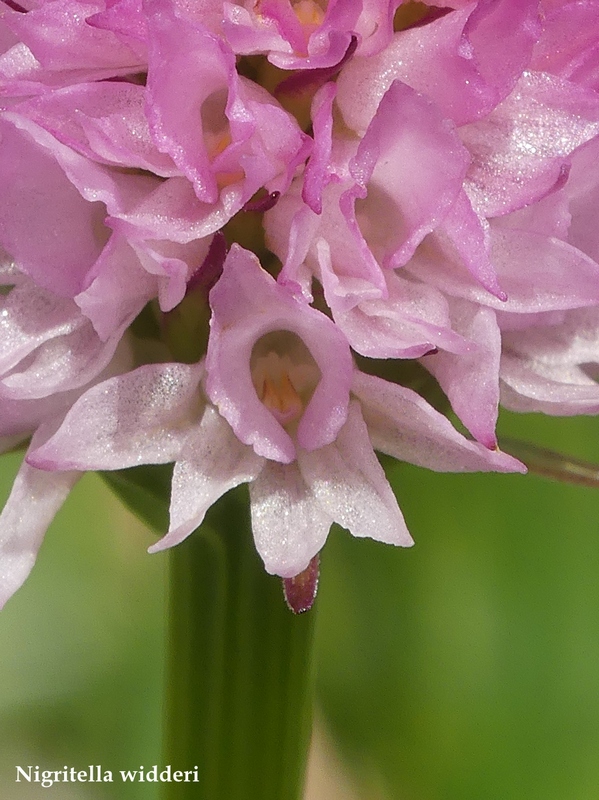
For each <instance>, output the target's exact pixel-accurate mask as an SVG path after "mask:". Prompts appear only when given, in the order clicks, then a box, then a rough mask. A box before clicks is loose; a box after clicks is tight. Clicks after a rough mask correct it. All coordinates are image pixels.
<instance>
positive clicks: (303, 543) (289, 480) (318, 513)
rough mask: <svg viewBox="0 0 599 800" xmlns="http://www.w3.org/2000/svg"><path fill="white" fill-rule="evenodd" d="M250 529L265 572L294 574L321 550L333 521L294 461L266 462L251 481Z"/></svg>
mask: <svg viewBox="0 0 599 800" xmlns="http://www.w3.org/2000/svg"><path fill="white" fill-rule="evenodd" d="M250 501H251V509H252V530H253V532H254V541H255V542H256V549H257V550H258V553H259V554H260V556H261V557H262V560H263V561H264V566H265V568H266V571H267V572H270V573H271V574H273V575H280V576H281V577H282V578H293V577H294V576H295V575H297V574H298V573H300V572H302V571H303V570H305V569H306V567H307V566H308V564H309V563H310V561H311V560H312V558H313V557H314V556H315V555H316V554H317V553H318V552H319V551H320V549H321V548H322V546H323V545H324V543H325V541H326V538H327V536H328V534H329V529H330V527H331V524H332V522H333V518H332V516H330V515H329V514H328V513H327V512H326V511H325V510H324V509H323V508H322V506H321V504H320V503H319V502H318V501H317V499H316V498H315V497H314V496H313V494H312V492H311V491H310V488H309V487H308V486H306V483H305V481H304V479H303V477H302V474H301V472H300V470H299V469H298V466H297V464H278V463H276V462H273V461H268V462H266V465H265V466H264V469H263V470H262V472H261V473H260V475H259V476H258V477H257V478H256V480H255V481H254V482H253V483H251V484H250Z"/></svg>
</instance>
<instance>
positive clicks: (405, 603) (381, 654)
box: [0, 414, 599, 800]
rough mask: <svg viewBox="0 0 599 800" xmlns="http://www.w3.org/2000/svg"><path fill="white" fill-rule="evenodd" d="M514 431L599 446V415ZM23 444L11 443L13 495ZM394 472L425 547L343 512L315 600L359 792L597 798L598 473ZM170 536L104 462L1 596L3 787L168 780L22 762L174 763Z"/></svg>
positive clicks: (8, 468)
mask: <svg viewBox="0 0 599 800" xmlns="http://www.w3.org/2000/svg"><path fill="white" fill-rule="evenodd" d="M500 431H501V432H502V433H503V434H504V435H509V436H516V437H519V438H523V439H528V440H530V441H534V442H537V443H538V444H541V445H545V446H548V447H552V448H554V449H557V450H562V451H563V452H566V453H569V454H572V455H575V456H578V457H580V458H586V459H588V460H591V461H596V462H599V422H597V421H596V420H592V419H584V418H580V419H560V420H556V419H548V418H542V417H537V416H536V415H509V414H504V415H503V417H502V420H501V423H500ZM18 463H19V457H18V456H15V455H9V456H5V457H3V459H2V461H1V475H0V491H1V492H2V499H3V498H4V497H6V495H7V494H8V491H9V488H10V484H11V482H12V478H13V476H14V474H15V472H16V469H17V467H18ZM390 477H391V478H392V480H393V483H394V487H395V489H396V492H397V495H398V498H399V500H400V503H401V506H402V509H403V511H404V514H405V516H406V519H407V522H408V525H409V527H410V529H411V531H412V533H413V535H414V538H415V540H416V545H415V547H413V548H412V549H411V550H399V549H398V550H396V549H393V548H391V547H388V546H385V545H381V544H376V543H373V542H370V541H358V540H354V539H352V538H351V537H350V536H349V535H348V534H347V533H346V532H345V531H340V530H334V531H333V533H332V534H331V537H330V539H329V542H328V544H327V546H326V548H325V550H324V553H323V558H322V572H321V584H320V592H319V597H318V601H317V607H318V623H317V662H316V663H317V697H318V704H319V709H320V711H319V718H320V719H321V720H322V721H323V725H324V726H325V727H326V728H327V730H328V733H329V736H330V738H331V739H332V741H333V742H334V744H335V747H336V748H337V750H338V752H339V753H340V754H341V756H342V757H343V759H344V760H345V764H346V768H347V770H348V771H349V773H350V775H351V778H352V780H353V782H354V787H355V788H354V791H355V796H356V797H359V798H363V800H375V799H376V800H380V798H392V800H541V798H542V800H596V798H597V797H599V530H598V527H599V526H598V520H599V490H594V489H588V488H584V487H578V486H567V485H561V484H557V483H552V482H549V481H547V480H545V479H542V478H537V477H534V476H527V477H521V476H517V475H509V476H504V475H437V474H433V473H429V472H427V471H425V470H420V469H417V468H415V467H410V466H408V465H403V464H401V465H396V466H393V467H391V469H390ZM153 540H154V537H153V536H152V535H151V534H150V533H148V532H146V531H144V529H143V528H142V527H141V526H140V525H139V524H138V523H137V522H136V521H135V520H134V519H133V517H132V516H131V515H129V514H128V512H126V511H125V510H123V509H122V508H121V507H120V506H119V504H118V502H117V501H116V500H113V499H112V497H111V495H110V493H109V491H108V490H107V489H106V488H105V486H104V485H103V484H102V483H101V482H100V480H99V479H98V478H96V477H95V476H86V477H85V478H83V480H82V481H81V482H80V483H79V484H78V486H77V487H76V489H75V490H74V491H73V493H72V494H71V496H70V498H69V500H68V501H67V504H66V505H65V507H64V508H63V510H62V511H61V513H60V514H59V516H58V517H57V519H56V521H55V523H54V524H53V526H52V527H51V529H50V531H49V533H48V535H47V537H46V540H45V542H44V545H43V547H42V550H41V554H40V557H39V560H38V563H37V565H36V568H35V570H34V572H33V574H32V576H31V578H30V579H29V580H28V582H27V583H26V585H25V587H24V588H23V589H22V590H21V591H20V592H19V593H18V594H17V595H16V596H15V597H14V598H13V599H12V600H11V601H10V602H9V603H8V605H7V606H6V608H5V610H4V611H3V612H2V613H1V614H0V797H2V799H3V800H13V798H14V799H15V800H30V798H31V799H32V800H35V799H36V798H38V797H39V798H42V797H56V798H60V800H87V798H90V799H93V798H98V800H101V798H116V799H117V800H120V798H123V800H137V799H138V798H139V800H141V799H142V798H143V799H144V800H152V799H153V797H154V795H153V793H152V786H151V785H149V784H121V783H120V782H118V783H117V782H115V783H114V784H103V785H102V784H101V785H96V786H94V785H91V784H88V785H84V784H72V785H69V784H57V785H56V786H54V787H53V788H52V789H42V788H41V787H39V785H37V786H36V785H34V784H31V785H27V784H22V783H21V784H15V782H14V777H15V765H17V764H19V765H29V764H32V765H35V764H39V765H40V767H43V768H46V769H54V768H56V769H59V768H61V767H62V766H63V765H65V764H66V765H68V766H75V767H77V768H85V767H86V766H87V765H88V764H102V765H104V767H105V768H107V769H112V770H113V771H117V770H119V769H135V768H137V767H138V766H139V765H140V764H144V765H146V766H151V765H153V764H155V763H158V764H160V763H161V759H160V738H159V737H160V731H159V725H160V702H161V695H160V692H161V681H162V674H161V672H162V647H163V632H164V631H163V628H164V599H165V567H166V560H167V559H166V556H165V555H164V554H160V555H155V556H149V555H147V554H146V552H145V550H146V547H147V546H148V545H149V544H150V543H151V542H152V541H153ZM339 796H340V795H339ZM330 797H331V800H337V796H335V795H333V794H331V795H330Z"/></svg>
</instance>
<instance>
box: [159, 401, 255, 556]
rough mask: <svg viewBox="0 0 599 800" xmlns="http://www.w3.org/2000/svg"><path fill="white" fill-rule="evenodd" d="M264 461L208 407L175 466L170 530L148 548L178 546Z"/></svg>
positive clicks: (251, 475) (253, 477) (246, 480)
mask: <svg viewBox="0 0 599 800" xmlns="http://www.w3.org/2000/svg"><path fill="white" fill-rule="evenodd" d="M263 463H264V459H262V458H260V457H259V456H257V455H256V454H255V453H254V451H253V450H252V448H251V447H248V446H247V445H244V444H242V443H241V442H240V441H239V439H238V438H237V437H236V436H235V434H234V433H233V431H232V430H231V427H230V426H229V424H228V422H226V421H225V420H224V419H223V417H221V416H220V414H219V413H218V411H216V409H215V408H213V407H212V406H210V405H208V406H206V410H205V411H204V416H203V417H202V421H201V423H200V425H199V426H198V427H197V428H196V429H195V430H194V431H193V432H192V433H191V434H190V436H189V437H188V439H187V440H186V442H185V446H184V448H183V450H182V452H181V455H180V457H179V458H178V460H177V463H176V464H175V470H174V472H173V482H172V495H171V508H170V515H171V521H170V528H169V532H168V533H167V534H166V536H163V537H162V539H160V541H159V542H157V543H156V544H154V545H152V546H151V547H150V548H149V551H148V552H150V553H157V552H158V551H160V550H165V549H166V548H167V547H172V546H173V545H175V544H179V542H182V541H183V539H185V538H186V537H187V536H189V534H190V533H193V531H194V530H195V529H196V528H198V527H199V526H200V525H201V523H202V521H203V519H204V516H205V514H206V511H208V509H209V508H210V506H211V505H212V504H213V503H215V502H216V501H217V500H218V498H219V497H221V495H223V494H225V492H228V491H229V489H232V488H233V487H235V486H238V485H239V484H240V483H248V482H250V481H253V480H254V479H255V478H256V477H257V476H258V475H259V474H260V471H261V469H262V465H263Z"/></svg>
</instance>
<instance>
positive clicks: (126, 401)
mask: <svg viewBox="0 0 599 800" xmlns="http://www.w3.org/2000/svg"><path fill="white" fill-rule="evenodd" d="M202 370H203V366H202V365H201V364H191V365H188V364H146V365H145V366H143V367H139V368H138V369H136V370H134V371H133V372H129V373H127V374H126V375H120V376H118V377H116V378H110V379H109V380H107V381H104V382H102V383H99V384H97V385H96V386H93V387H92V388H91V389H89V390H88V391H87V392H86V393H85V394H83V395H82V396H81V397H80V398H79V400H78V401H77V402H76V403H75V404H74V405H73V407H72V408H71V410H70V411H69V413H68V414H67V415H66V417H65V420H64V422H63V424H62V425H61V427H60V428H59V429H58V431H57V432H56V433H55V434H54V436H53V437H52V438H51V439H50V440H49V441H48V442H47V443H46V444H45V445H43V446H42V447H40V448H38V449H36V450H34V451H32V452H31V454H30V455H29V456H28V462H29V463H30V464H31V465H32V466H37V467H39V468H41V469H48V470H57V469H58V470H62V469H79V470H87V469H122V468H124V467H132V466H135V465H136V464H165V463H167V462H169V461H175V459H176V458H177V457H178V455H179V453H180V452H181V447H182V444H183V442H184V441H185V439H186V437H187V436H188V434H189V432H190V430H191V429H192V426H193V423H194V421H195V419H196V418H197V415H198V412H199V408H200V399H199V395H198V383H199V380H200V377H201V374H202Z"/></svg>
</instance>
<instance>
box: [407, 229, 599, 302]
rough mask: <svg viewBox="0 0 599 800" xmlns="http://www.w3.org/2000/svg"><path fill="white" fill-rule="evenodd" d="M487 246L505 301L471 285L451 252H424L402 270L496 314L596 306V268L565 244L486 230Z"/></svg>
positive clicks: (522, 232) (521, 233)
mask: <svg viewBox="0 0 599 800" xmlns="http://www.w3.org/2000/svg"><path fill="white" fill-rule="evenodd" d="M491 244H492V251H491V261H492V263H493V265H494V267H495V269H496V271H497V277H498V280H499V283H500V285H501V286H502V288H503V289H504V290H505V292H506V294H507V300H506V301H505V302H502V301H501V300H499V299H497V298H496V297H494V296H493V295H491V294H489V293H488V292H485V291H484V290H483V289H482V287H480V286H479V285H477V284H474V282H473V281H472V279H471V277H470V275H469V274H468V273H467V272H466V270H465V269H464V268H463V267H462V266H461V264H458V263H456V262H455V261H454V260H452V254H451V253H447V252H441V251H434V250H433V249H432V248H427V249H426V251H425V250H424V248H423V250H422V252H419V253H418V254H417V255H416V257H415V258H413V259H412V260H411V261H410V263H409V264H408V265H407V267H406V268H407V269H408V270H409V271H410V273H412V274H414V275H416V276H417V277H419V278H420V280H423V281H425V282H427V283H431V284H433V285H434V286H437V287H438V288H439V289H441V291H444V292H447V293H448V294H451V295H454V296H456V297H463V298H464V299H466V300H470V301H471V302H474V303H481V304H482V305H487V306H490V307H491V308H494V309H496V310H497V311H506V312H517V313H538V312H541V311H555V310H559V309H568V308H580V307H583V306H590V305H594V304H596V303H597V302H598V301H599V266H598V265H597V264H596V262H595V261H593V260H591V259H590V258H588V257H587V256H585V255H584V254H583V253H581V252H580V251H579V250H577V249H576V248H574V247H572V246H571V245H569V244H567V243H566V242H562V241H560V240H558V239H554V238H550V237H548V236H543V235H541V234H538V233H534V232H532V231H526V230H522V229H519V230H511V229H507V228H503V227H500V226H494V225H491Z"/></svg>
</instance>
